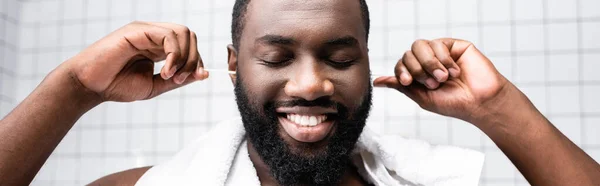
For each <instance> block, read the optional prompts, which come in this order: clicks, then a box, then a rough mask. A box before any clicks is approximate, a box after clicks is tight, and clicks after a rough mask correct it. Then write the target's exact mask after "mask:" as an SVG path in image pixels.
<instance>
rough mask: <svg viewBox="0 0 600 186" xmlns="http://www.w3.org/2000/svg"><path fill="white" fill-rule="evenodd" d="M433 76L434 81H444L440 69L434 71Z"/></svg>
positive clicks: (444, 75) (444, 78) (442, 72)
mask: <svg viewBox="0 0 600 186" xmlns="http://www.w3.org/2000/svg"><path fill="white" fill-rule="evenodd" d="M433 76H435V79H437V80H438V81H439V82H443V81H446V73H444V71H442V70H440V69H437V70H434V71H433Z"/></svg>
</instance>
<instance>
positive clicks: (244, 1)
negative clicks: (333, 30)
mask: <svg viewBox="0 0 600 186" xmlns="http://www.w3.org/2000/svg"><path fill="white" fill-rule="evenodd" d="M359 1H360V10H361V13H362V19H363V25H364V27H365V32H366V38H367V40H368V38H369V28H370V27H371V23H370V19H369V7H368V6H367V2H365V0H359ZM248 4H250V0H236V1H235V4H234V5H233V14H232V16H231V17H232V18H231V40H232V42H233V47H234V48H236V49H238V47H239V45H240V37H241V36H242V31H243V30H244V25H245V24H244V22H245V20H244V17H245V15H246V10H247V7H248Z"/></svg>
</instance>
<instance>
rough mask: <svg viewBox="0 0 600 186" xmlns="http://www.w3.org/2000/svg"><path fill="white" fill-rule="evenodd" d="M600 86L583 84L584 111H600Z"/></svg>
mask: <svg viewBox="0 0 600 186" xmlns="http://www.w3.org/2000/svg"><path fill="white" fill-rule="evenodd" d="M598 95H600V86H598V85H584V86H583V100H582V101H581V103H582V104H583V112H586V113H600V98H598Z"/></svg>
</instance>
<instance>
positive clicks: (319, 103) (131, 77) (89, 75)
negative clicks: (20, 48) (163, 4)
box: [0, 0, 600, 185]
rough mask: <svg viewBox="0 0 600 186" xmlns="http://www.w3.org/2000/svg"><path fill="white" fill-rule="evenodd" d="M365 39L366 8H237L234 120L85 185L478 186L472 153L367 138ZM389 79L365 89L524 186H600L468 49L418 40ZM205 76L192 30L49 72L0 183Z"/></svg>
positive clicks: (109, 44) (7, 150)
mask: <svg viewBox="0 0 600 186" xmlns="http://www.w3.org/2000/svg"><path fill="white" fill-rule="evenodd" d="M368 34H369V18H368V9H367V6H366V4H365V2H364V0H319V1H317V0H313V1H301V2H300V1H268V0H252V1H249V0H237V1H236V4H235V7H234V13H233V23H232V39H233V45H230V46H228V48H227V49H228V54H229V59H228V65H229V69H230V70H232V71H236V72H237V74H236V75H232V81H233V83H234V84H235V95H236V98H237V99H236V100H237V104H238V107H239V110H240V113H241V116H242V118H241V121H239V120H234V121H229V122H224V123H222V124H219V125H218V126H217V129H215V131H213V132H210V133H209V134H207V135H206V136H205V137H202V138H200V139H199V140H197V141H196V142H194V143H193V145H191V146H190V147H187V148H186V149H184V150H183V151H182V152H181V153H179V154H178V155H177V156H175V157H174V158H173V159H172V160H169V161H167V162H166V163H165V164H162V165H158V166H156V167H143V168H137V169H132V170H128V171H124V172H120V173H115V174H113V175H109V176H106V177H104V178H101V179H99V180H97V181H95V182H94V183H92V185H134V184H136V183H137V184H138V185H153V184H154V185H225V184H227V185H252V184H262V185H369V184H375V185H476V184H477V182H478V178H479V174H480V171H481V165H482V164H481V161H482V156H481V154H479V153H476V152H473V151H469V150H464V149H459V148H453V147H443V146H429V145H426V144H423V143H420V142H416V141H411V140H406V139H402V138H391V139H386V138H379V137H377V136H376V135H374V134H371V133H369V131H368V129H366V128H363V127H364V126H365V121H366V118H367V116H368V113H369V108H370V104H371V86H370V70H369V58H368V54H367V50H368V49H367V37H368ZM163 59H166V63H165V66H164V67H163V68H162V70H161V72H160V74H157V75H154V74H153V65H154V62H156V61H160V60H163ZM393 71H394V73H395V76H393V77H380V78H377V79H375V80H374V85H376V86H379V87H388V88H393V89H396V90H398V91H400V92H402V93H404V94H405V95H407V96H408V97H410V98H411V99H413V100H414V101H415V102H417V103H418V104H419V105H420V106H421V107H422V108H424V109H427V110H429V111H432V112H436V113H439V114H442V115H446V116H451V117H455V118H459V119H462V120H465V121H468V122H470V123H472V124H473V125H475V126H477V127H478V128H480V129H481V130H482V131H483V132H484V133H486V134H487V135H488V136H489V137H490V138H491V139H492V140H493V141H494V142H495V143H496V144H497V145H498V147H499V148H500V149H501V150H502V151H503V152H504V153H505V154H506V155H507V156H508V157H509V158H510V159H511V161H512V162H513V163H514V164H515V165H516V167H517V168H518V169H519V170H520V171H521V173H523V175H524V176H525V178H526V179H527V180H528V181H529V182H530V183H531V184H532V185H600V166H599V165H598V163H596V162H595V161H594V160H593V159H592V158H590V157H589V156H588V155H587V154H585V153H584V152H583V151H582V150H581V149H580V148H578V147H577V146H576V145H575V144H573V143H572V142H571V141H569V140H568V139H567V138H566V137H565V136H564V135H563V134H562V133H560V132H559V131H558V130H557V129H556V128H554V127H553V125H552V124H551V123H550V122H549V121H548V120H547V119H546V118H545V117H544V116H543V115H542V114H540V112H539V111H538V110H536V108H535V107H534V106H533V105H532V104H531V102H530V101H529V100H528V99H527V98H526V97H525V95H524V94H522V93H521V92H520V91H519V90H518V89H517V88H516V87H515V86H514V85H513V84H511V83H510V82H508V81H507V80H506V78H504V77H503V76H502V75H501V74H499V73H498V71H497V70H496V69H495V68H494V66H493V65H492V63H491V62H490V61H489V60H488V59H487V58H486V57H485V56H484V55H483V54H482V53H481V52H480V51H478V50H477V48H475V46H473V45H472V44H471V43H469V42H467V41H463V40H458V39H437V40H432V41H428V40H418V41H416V42H415V43H414V44H413V45H412V48H411V50H409V51H407V52H406V53H405V54H404V56H402V58H401V59H400V60H399V61H398V63H397V65H396V67H395V68H394V69H393ZM206 78H208V72H206V71H204V70H203V64H202V60H201V59H200V55H199V53H198V51H197V48H196V36H195V34H194V32H191V31H189V30H188V29H187V28H186V27H184V26H181V25H175V24H169V23H145V22H134V23H131V24H128V25H126V26H124V27H123V28H121V29H119V30H117V31H115V32H113V33H111V34H110V35H108V36H106V37H105V38H103V39H101V40H99V41H98V42H96V43H94V44H93V45H91V46H90V47H89V48H87V49H85V50H83V51H82V52H81V53H79V54H78V55H76V56H74V57H73V58H71V59H69V60H68V61H66V62H64V63H63V64H62V65H60V66H59V67H58V68H56V69H55V70H54V71H53V72H51V73H50V74H49V75H48V76H47V77H46V78H45V80H44V81H43V82H42V83H41V84H40V85H39V86H38V87H37V88H36V89H35V90H34V91H33V92H32V93H31V95H29V96H28V97H27V98H26V99H25V100H24V101H23V102H22V103H21V104H20V105H19V106H17V108H15V110H14V111H13V112H12V113H10V114H9V115H7V116H6V117H5V118H4V119H3V120H2V121H0V138H1V139H2V140H1V141H0V185H26V184H28V183H29V182H30V181H31V180H32V179H33V177H34V176H35V174H36V173H37V171H38V170H39V169H40V167H41V166H42V165H43V163H44V162H45V161H46V159H47V158H48V156H49V155H50V154H51V153H52V151H53V150H54V148H55V147H56V145H57V144H58V143H59V142H60V140H61V139H62V138H63V137H64V135H65V134H66V133H67V131H68V130H69V129H70V128H71V127H72V126H73V124H74V123H75V121H76V120H77V119H78V118H79V117H80V116H81V115H83V114H84V113H85V112H86V111H88V110H90V109H92V108H93V107H95V106H97V105H98V104H100V103H102V102H106V101H121V102H128V101H136V100H143V99H150V98H153V97H155V96H158V95H160V94H161V93H164V92H166V91H169V90H172V89H175V88H178V87H181V86H183V85H186V84H189V83H192V82H195V81H199V80H204V79H206ZM392 104H393V103H392ZM398 123H399V124H401V121H398Z"/></svg>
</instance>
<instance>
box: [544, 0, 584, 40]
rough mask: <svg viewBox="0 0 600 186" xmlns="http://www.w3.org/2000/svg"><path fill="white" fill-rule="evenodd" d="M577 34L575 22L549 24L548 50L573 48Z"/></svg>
mask: <svg viewBox="0 0 600 186" xmlns="http://www.w3.org/2000/svg"><path fill="white" fill-rule="evenodd" d="M571 4H572V3H571ZM577 34H578V33H577V24H576V23H560V24H549V25H548V47H549V49H550V50H575V49H577Z"/></svg>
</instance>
